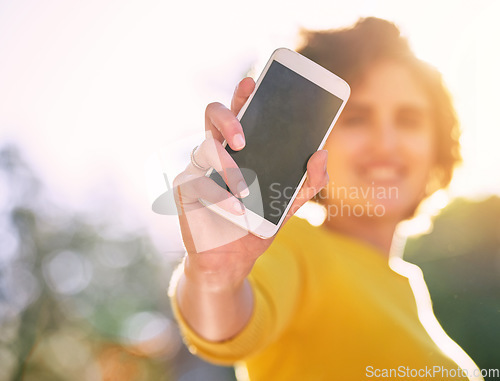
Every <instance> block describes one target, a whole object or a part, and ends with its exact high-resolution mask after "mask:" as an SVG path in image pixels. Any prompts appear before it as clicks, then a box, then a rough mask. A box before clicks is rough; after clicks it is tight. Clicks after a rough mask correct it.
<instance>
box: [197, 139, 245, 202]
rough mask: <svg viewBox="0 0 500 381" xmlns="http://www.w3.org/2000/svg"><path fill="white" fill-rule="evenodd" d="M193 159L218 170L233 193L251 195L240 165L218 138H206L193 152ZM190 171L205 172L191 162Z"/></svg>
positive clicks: (242, 195) (241, 196)
mask: <svg viewBox="0 0 500 381" xmlns="http://www.w3.org/2000/svg"><path fill="white" fill-rule="evenodd" d="M193 159H194V161H195V162H196V163H197V164H199V165H200V166H202V167H205V168H208V167H210V168H213V169H214V170H215V171H217V173H218V174H219V175H220V176H221V177H222V179H223V180H224V182H225V183H226V184H227V185H228V187H229V189H231V192H233V194H235V195H238V196H239V197H240V198H244V197H247V196H248V195H249V193H250V192H249V190H248V186H247V183H246V181H245V178H244V177H243V175H242V173H241V171H240V169H239V168H238V165H237V164H236V162H235V161H234V159H233V158H232V157H231V155H230V154H229V153H228V152H227V151H226V149H225V148H224V147H223V146H222V144H221V143H220V142H219V141H218V140H215V139H206V140H204V141H203V142H202V143H201V144H200V146H199V147H198V149H197V150H196V151H195V152H193ZM189 172H190V173H193V174H195V173H198V174H200V173H203V170H200V169H199V168H196V167H195V166H194V165H193V163H191V167H190V170H189Z"/></svg>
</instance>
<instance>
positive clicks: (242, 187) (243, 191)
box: [236, 181, 250, 198]
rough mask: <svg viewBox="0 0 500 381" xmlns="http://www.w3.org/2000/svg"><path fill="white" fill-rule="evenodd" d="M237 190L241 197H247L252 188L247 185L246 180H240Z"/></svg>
mask: <svg viewBox="0 0 500 381" xmlns="http://www.w3.org/2000/svg"><path fill="white" fill-rule="evenodd" d="M236 190H237V191H238V194H239V195H240V198H245V197H247V196H248V195H249V194H250V190H249V189H248V187H247V184H246V183H245V182H244V181H240V182H239V183H238V185H237V186H236Z"/></svg>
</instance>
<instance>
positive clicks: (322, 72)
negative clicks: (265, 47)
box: [200, 48, 350, 238]
mask: <svg viewBox="0 0 500 381" xmlns="http://www.w3.org/2000/svg"><path fill="white" fill-rule="evenodd" d="M349 95H350V87H349V85H348V84H347V83H346V82H345V81H344V80H343V79H341V78H339V77H338V76H336V75H335V74H333V73H331V72H329V71H328V70H326V69H325V68H323V67H322V66H320V65H318V64H316V63H315V62H313V61H311V60H309V59H308V58H306V57H304V56H302V55H300V54H299V53H296V52H294V51H292V50H289V49H286V48H280V49H277V50H275V51H274V53H273V54H272V55H271V58H270V59H269V61H268V62H267V64H266V66H265V67H264V70H263V71H262V74H261V75H260V76H259V78H258V80H257V83H256V87H255V90H254V92H253V93H252V95H251V96H250V97H249V99H248V100H247V102H246V103H245V105H244V106H243V108H242V109H241V111H240V112H239V114H238V116H237V118H238V119H239V120H240V123H241V125H242V127H243V132H244V134H245V140H246V145H245V147H244V148H243V149H242V150H241V151H233V150H231V149H230V148H229V146H228V145H227V144H226V145H225V147H226V149H227V151H228V152H229V153H230V155H231V156H232V157H233V159H234V160H235V162H236V164H238V167H239V168H240V170H241V172H242V174H243V177H244V178H245V180H246V182H247V185H248V188H249V190H250V195H249V196H247V197H245V198H242V199H241V201H242V202H243V204H244V205H245V213H244V214H243V215H241V216H237V215H233V214H231V213H229V212H226V211H224V210H223V209H221V208H220V207H219V206H218V205H217V204H216V203H214V204H211V203H208V202H206V201H204V200H200V201H201V202H202V203H203V204H204V205H205V206H207V207H208V208H209V209H211V210H212V211H214V212H216V213H218V214H219V215H221V216H223V217H224V218H226V219H228V220H230V221H232V222H233V223H235V224H236V225H238V226H240V227H242V228H243V229H246V230H247V231H249V232H250V233H252V234H255V235H257V236H259V237H261V238H270V237H272V236H273V235H275V234H276V232H277V231H278V230H279V228H280V226H281V224H282V223H283V220H284V218H285V216H286V214H287V212H288V210H289V209H290V206H291V205H292V203H293V201H294V199H295V198H296V196H297V193H298V191H299V190H300V187H301V186H302V184H303V183H304V181H305V178H306V165H307V161H308V159H309V158H310V157H311V155H312V154H313V153H314V152H315V151H317V150H319V149H321V148H322V147H323V146H324V144H325V142H326V139H327V137H328V135H329V133H330V132H331V130H332V128H333V126H334V124H335V122H336V121H337V119H338V117H339V115H340V113H341V112H342V109H343V108H344V106H345V104H346V102H347V100H348V98H349ZM224 144H225V142H224ZM207 176H210V177H211V178H212V179H213V180H214V181H216V182H217V183H218V184H219V185H221V186H222V187H225V188H226V189H228V188H227V187H226V184H225V183H224V181H223V180H222V177H221V176H220V175H219V174H218V173H217V172H215V171H213V170H210V171H209V172H208V173H207ZM228 190H229V189H228Z"/></svg>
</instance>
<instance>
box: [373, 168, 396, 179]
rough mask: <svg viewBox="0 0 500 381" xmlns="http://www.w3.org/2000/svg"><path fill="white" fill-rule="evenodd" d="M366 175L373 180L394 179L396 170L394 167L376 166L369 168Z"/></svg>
mask: <svg viewBox="0 0 500 381" xmlns="http://www.w3.org/2000/svg"><path fill="white" fill-rule="evenodd" d="M368 176H369V177H370V178H371V179H372V180H375V181H387V180H395V179H396V178H397V177H398V171H397V170H396V168H394V167H377V168H371V169H369V170H368Z"/></svg>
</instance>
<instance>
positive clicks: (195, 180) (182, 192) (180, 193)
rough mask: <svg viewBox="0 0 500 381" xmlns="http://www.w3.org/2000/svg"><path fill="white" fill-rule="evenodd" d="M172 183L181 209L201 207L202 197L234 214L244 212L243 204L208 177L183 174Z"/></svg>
mask: <svg viewBox="0 0 500 381" xmlns="http://www.w3.org/2000/svg"><path fill="white" fill-rule="evenodd" d="M174 185H176V190H177V192H176V193H177V202H178V204H179V206H180V208H181V209H182V211H190V210H193V209H196V208H202V207H203V205H202V204H201V203H200V202H199V200H200V199H203V200H204V201H206V202H207V203H209V204H216V205H217V206H219V207H220V208H221V209H224V210H225V211H227V212H229V213H232V214H235V215H242V214H243V213H244V212H245V207H244V205H243V204H242V203H241V202H240V201H239V200H238V199H237V198H236V197H234V196H233V195H232V194H231V193H229V192H228V191H226V190H225V189H222V188H221V187H220V186H218V185H217V184H216V183H215V182H214V181H213V180H211V179H210V178H208V177H205V176H201V177H200V176H194V175H185V176H183V177H182V178H181V179H178V180H177V182H174Z"/></svg>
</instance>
